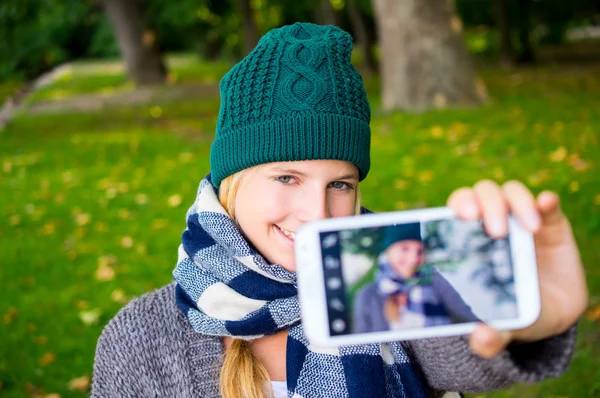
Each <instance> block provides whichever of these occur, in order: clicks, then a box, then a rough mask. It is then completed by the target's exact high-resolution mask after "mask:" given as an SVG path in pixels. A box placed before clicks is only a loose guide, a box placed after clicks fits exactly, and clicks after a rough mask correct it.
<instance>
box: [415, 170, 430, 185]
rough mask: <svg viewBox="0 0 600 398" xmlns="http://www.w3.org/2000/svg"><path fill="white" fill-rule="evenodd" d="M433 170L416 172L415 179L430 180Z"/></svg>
mask: <svg viewBox="0 0 600 398" xmlns="http://www.w3.org/2000/svg"><path fill="white" fill-rule="evenodd" d="M433 175H434V174H433V171H431V170H423V171H420V172H419V173H418V174H417V179H418V180H419V181H421V182H430V181H431V180H432V179H433Z"/></svg>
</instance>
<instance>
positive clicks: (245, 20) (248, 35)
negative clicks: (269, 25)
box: [238, 0, 260, 55]
mask: <svg viewBox="0 0 600 398" xmlns="http://www.w3.org/2000/svg"><path fill="white" fill-rule="evenodd" d="M238 5H239V7H240V13H241V14H242V28H243V29H242V32H243V35H244V37H243V40H244V47H243V50H244V55H246V54H249V53H250V51H252V50H253V49H254V47H256V45H257V44H258V40H259V39H260V33H259V31H258V26H257V25H256V20H255V19H254V10H252V6H251V5H250V0H239V1H238Z"/></svg>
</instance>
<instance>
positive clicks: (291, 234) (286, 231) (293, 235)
mask: <svg viewBox="0 0 600 398" xmlns="http://www.w3.org/2000/svg"><path fill="white" fill-rule="evenodd" d="M278 228H279V230H280V231H281V232H283V234H284V235H285V236H287V237H288V238H290V239H291V240H294V239H296V233H295V232H292V231H288V230H287V229H283V228H281V227H279V226H278Z"/></svg>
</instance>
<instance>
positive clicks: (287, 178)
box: [275, 176, 295, 184]
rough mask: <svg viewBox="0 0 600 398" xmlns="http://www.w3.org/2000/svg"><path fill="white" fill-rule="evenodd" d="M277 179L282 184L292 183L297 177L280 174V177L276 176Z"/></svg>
mask: <svg viewBox="0 0 600 398" xmlns="http://www.w3.org/2000/svg"><path fill="white" fill-rule="evenodd" d="M275 179H276V180H277V181H279V182H280V183H282V184H291V183H292V182H294V181H295V178H294V177H292V176H279V177H275Z"/></svg>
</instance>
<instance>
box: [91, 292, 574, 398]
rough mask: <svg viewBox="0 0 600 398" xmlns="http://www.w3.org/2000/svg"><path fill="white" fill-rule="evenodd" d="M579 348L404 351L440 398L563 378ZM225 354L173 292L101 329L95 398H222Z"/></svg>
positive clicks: (138, 304)
mask: <svg viewBox="0 0 600 398" xmlns="http://www.w3.org/2000/svg"><path fill="white" fill-rule="evenodd" d="M574 341H575V327H572V328H571V329H569V330H568V331H567V332H566V333H564V334H562V335H560V336H556V337H553V338H551V339H547V340H542V341H539V342H535V343H527V344H512V345H511V346H510V347H509V349H507V350H506V351H504V352H503V353H502V354H501V355H499V356H497V357H496V358H494V359H489V360H486V359H482V358H479V357H477V356H475V355H473V354H472V353H471V352H470V350H469V348H468V343H467V340H466V338H465V337H464V336H461V337H445V338H435V339H424V340H412V341H407V342H406V344H405V349H406V351H407V353H408V354H409V355H410V356H411V358H412V360H413V362H414V364H415V366H417V368H418V369H420V371H421V372H422V374H423V376H424V378H425V380H426V381H427V383H428V385H429V386H430V388H431V395H432V396H437V395H440V392H442V391H462V392H480V391H486V390H492V389H497V388H502V387H505V386H508V385H510V384H513V383H515V382H519V381H526V382H535V381H539V380H542V379H544V378H547V377H556V376H559V375H560V374H561V373H562V372H564V370H565V369H566V367H567V365H568V363H569V361H570V358H571V354H572V352H573V348H574ZM222 354H223V345H222V343H221V338H219V337H214V336H205V335H201V334H199V333H197V332H196V331H194V329H192V327H191V326H190V325H189V323H188V321H187V320H186V318H185V317H184V315H183V314H182V313H181V312H180V311H179V309H178V307H177V305H176V303H175V293H174V284H169V285H167V286H165V287H163V288H161V289H159V290H156V291H154V292H152V293H149V294H146V295H144V296H142V297H140V298H139V299H136V300H134V301H132V302H131V303H129V304H128V305H127V306H126V307H125V308H123V309H122V310H121V311H120V312H119V313H118V314H117V315H116V316H115V317H114V318H113V319H112V320H111V321H110V323H109V324H108V325H107V326H106V327H105V328H104V331H103V332H102V335H101V336H100V339H99V340H98V345H97V347H96V358H95V363H94V376H93V383H92V397H182V398H186V397H190V398H191V397H194V398H199V397H219V396H220V395H219V390H218V374H219V369H220V366H221V363H222V362H221V357H222Z"/></svg>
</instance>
